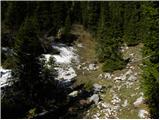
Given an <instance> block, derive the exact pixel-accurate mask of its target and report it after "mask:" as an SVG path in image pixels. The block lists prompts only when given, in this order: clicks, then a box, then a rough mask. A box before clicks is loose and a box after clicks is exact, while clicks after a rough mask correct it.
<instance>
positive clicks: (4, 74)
mask: <svg viewBox="0 0 160 120" xmlns="http://www.w3.org/2000/svg"><path fill="white" fill-rule="evenodd" d="M0 77H1V87H5V86H7V85H8V83H7V80H8V78H10V77H11V70H10V69H3V68H2V67H0Z"/></svg>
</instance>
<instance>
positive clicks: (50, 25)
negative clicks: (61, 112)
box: [1, 1, 159, 118]
mask: <svg viewBox="0 0 160 120" xmlns="http://www.w3.org/2000/svg"><path fill="white" fill-rule="evenodd" d="M1 3H2V6H1V8H2V16H1V17H2V47H9V48H11V49H13V51H14V60H12V62H11V59H12V58H13V56H12V57H11V56H6V54H5V53H2V57H3V60H2V62H3V63H5V64H6V63H8V62H9V64H12V65H13V66H14V69H13V70H12V72H13V73H12V74H13V79H14V80H13V83H14V85H13V86H14V89H13V90H12V91H10V94H8V96H10V97H11V98H14V99H10V98H9V97H5V98H4V99H3V101H2V103H3V104H2V108H3V111H2V112H3V114H4V113H6V111H7V110H9V109H12V108H13V110H9V114H10V115H11V114H12V112H13V113H14V110H15V111H20V109H22V111H23V110H24V111H25V112H26V110H28V109H29V108H31V107H35V106H36V107H37V106H39V105H40V104H41V105H42V106H43V105H45V104H46V101H47V102H48V101H49V100H52V99H56V96H58V94H62V93H63V92H62V91H57V90H56V89H57V85H56V84H57V83H56V81H55V80H54V78H55V76H56V73H55V71H54V61H53V60H51V61H50V65H51V66H52V68H53V69H49V68H48V67H47V66H44V61H43V57H42V58H41V57H40V56H41V54H42V53H44V51H43V47H42V41H40V39H39V38H40V37H42V36H44V35H46V33H48V31H49V32H50V33H51V34H52V35H53V36H55V35H56V34H57V32H58V31H59V30H60V29H61V28H64V36H63V37H64V38H63V40H64V41H66V42H69V40H70V39H69V34H70V30H71V26H72V24H74V23H80V24H83V26H85V28H87V30H88V31H90V32H91V34H92V35H93V36H94V37H95V38H96V39H95V42H96V54H97V58H98V60H99V62H101V63H103V67H102V70H103V71H105V72H113V71H114V70H120V69H123V68H124V67H125V65H126V64H127V62H126V60H124V59H123V58H122V54H121V52H120V51H119V47H120V46H121V45H122V44H123V43H126V44H127V45H128V46H134V45H137V44H139V43H143V44H144V48H143V57H147V56H149V57H148V58H147V59H144V60H143V64H144V67H143V68H142V69H143V82H142V86H143V88H144V93H145V97H146V99H147V100H148V103H149V107H150V113H151V117H152V118H158V115H159V112H158V111H159V108H158V106H159V99H158V98H159V93H158V89H159V86H158V85H159V80H158V77H159V76H158V68H159V58H158V57H159V53H158V51H159V48H158V47H159V46H158V45H159V44H158V43H159V41H158V21H159V18H158V14H159V13H158V10H159V5H158V2H156V1H155V2H149V1H148V2H135V1H134V2H127V1H125V2H118V1H116V2H113V1H110V2H109V1H108V2H105V1H101V2H98V1H94V2H92V1H83V2H81V1H68V2H62V1H54V2H51V1H47V2H42V1H36V2H30V1H28V2H27V1H25V2H16V1H12V2H11V1H10V2H6V1H2V2H1ZM47 35H48V34H47ZM15 36H16V37H15ZM70 37H71V36H70ZM67 39H68V41H67ZM63 40H62V41H63ZM45 42H47V41H45ZM45 42H44V43H45ZM14 43H15V44H14ZM40 58H41V59H40ZM12 65H11V66H12ZM51 94H54V95H53V96H52V97H51V96H50V95H51ZM13 96H14V97H13ZM17 99H18V100H17ZM13 101H14V102H13ZM19 101H24V102H20V104H18V107H17V108H16V103H18V102H19ZM12 102H13V104H12ZM11 104H12V105H11ZM47 104H48V103H47ZM25 108H26V109H25ZM24 111H23V112H24ZM14 114H15V115H16V114H17V113H14ZM6 116H7V115H6V114H5V117H6Z"/></svg>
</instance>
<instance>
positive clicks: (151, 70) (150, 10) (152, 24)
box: [142, 2, 159, 119]
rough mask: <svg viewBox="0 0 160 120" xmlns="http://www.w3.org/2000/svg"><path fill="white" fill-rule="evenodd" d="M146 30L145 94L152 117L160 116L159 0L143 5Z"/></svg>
mask: <svg viewBox="0 0 160 120" xmlns="http://www.w3.org/2000/svg"><path fill="white" fill-rule="evenodd" d="M142 9H143V17H144V18H143V20H142V24H143V25H142V26H143V30H144V36H143V38H144V48H143V57H147V56H149V57H148V58H147V59H144V60H143V64H144V67H143V81H142V87H143V88H144V95H145V97H146V99H147V100H148V103H149V109H150V114H151V118H156V119H157V118H158V117H159V79H158V78H159V53H158V51H159V35H158V30H159V29H158V24H159V18H158V9H159V6H158V2H145V3H143V6H142Z"/></svg>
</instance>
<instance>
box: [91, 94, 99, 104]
mask: <svg viewBox="0 0 160 120" xmlns="http://www.w3.org/2000/svg"><path fill="white" fill-rule="evenodd" d="M89 101H90V102H94V103H95V104H98V102H99V95H98V94H93V95H92V96H91V97H89Z"/></svg>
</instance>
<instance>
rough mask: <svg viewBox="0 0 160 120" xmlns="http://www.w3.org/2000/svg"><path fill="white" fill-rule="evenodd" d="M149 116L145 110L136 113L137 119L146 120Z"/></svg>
mask: <svg viewBox="0 0 160 120" xmlns="http://www.w3.org/2000/svg"><path fill="white" fill-rule="evenodd" d="M148 116H149V113H148V111H146V110H139V112H138V117H139V118H141V119H147V118H148Z"/></svg>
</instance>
